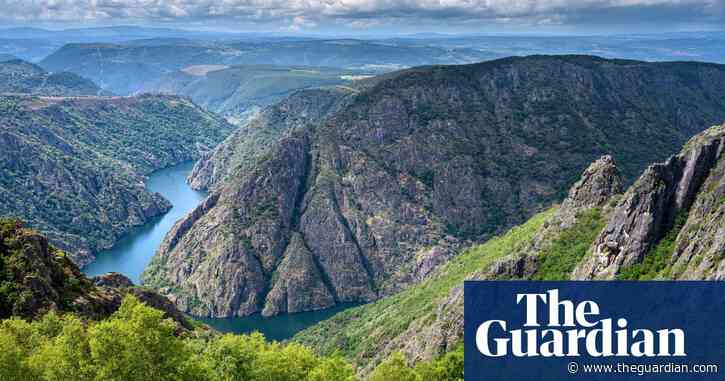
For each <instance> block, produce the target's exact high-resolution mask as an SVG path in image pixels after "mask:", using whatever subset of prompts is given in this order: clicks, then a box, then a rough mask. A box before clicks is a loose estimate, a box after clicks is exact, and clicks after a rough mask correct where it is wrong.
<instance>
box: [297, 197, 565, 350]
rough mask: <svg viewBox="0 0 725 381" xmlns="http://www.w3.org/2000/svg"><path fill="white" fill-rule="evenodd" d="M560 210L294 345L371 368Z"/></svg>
mask: <svg viewBox="0 0 725 381" xmlns="http://www.w3.org/2000/svg"><path fill="white" fill-rule="evenodd" d="M554 211H555V209H554V208H552V209H550V210H548V211H546V212H543V213H540V214H538V215H536V216H534V217H533V218H531V219H530V220H529V221H528V222H526V223H525V224H523V225H521V226H518V227H515V228H513V229H511V230H510V231H509V232H507V233H506V234H504V235H502V236H499V237H496V238H493V239H491V240H489V241H488V242H486V243H484V244H482V245H478V246H474V247H472V248H470V249H468V250H466V251H464V252H463V253H461V254H460V255H458V256H457V257H455V258H453V259H452V260H451V261H450V262H449V263H448V264H446V265H445V266H444V267H443V268H441V269H440V271H438V273H437V275H435V276H433V277H431V278H429V279H427V280H425V281H424V282H422V283H421V284H419V285H416V286H413V287H411V288H409V289H407V290H405V291H403V292H401V293H399V294H396V295H393V296H391V297H387V298H384V299H381V300H379V301H377V302H375V303H371V304H367V305H364V306H360V307H356V308H353V309H349V310H346V311H343V312H341V313H339V314H337V315H335V316H334V317H332V318H331V319H329V320H327V321H325V322H322V323H321V324H317V325H315V326H313V327H311V328H308V329H307V330H305V331H302V332H301V333H299V334H298V335H297V336H295V338H294V340H296V341H299V342H302V343H305V344H307V345H310V346H313V347H315V348H318V349H319V350H320V351H321V352H322V353H334V352H336V351H339V352H341V353H343V354H344V355H346V356H347V357H348V358H351V359H353V358H354V359H356V360H357V361H358V362H359V363H366V362H367V361H369V360H371V359H374V358H375V357H376V355H378V353H379V352H380V350H381V349H382V347H383V346H384V345H385V344H386V343H387V342H389V341H390V340H393V339H394V338H396V337H398V336H399V335H400V334H402V333H404V332H405V331H406V329H407V328H408V327H409V326H410V325H411V324H412V323H413V322H415V321H421V319H423V320H422V321H429V320H430V321H432V319H435V312H436V309H437V307H438V305H439V304H440V302H441V301H442V300H443V299H444V298H446V297H448V295H449V294H450V292H451V290H453V289H454V288H455V287H458V286H462V285H463V281H464V280H465V279H466V278H468V277H469V276H471V275H472V274H474V273H476V272H478V271H481V270H483V269H485V268H486V267H488V266H489V265H491V264H492V263H493V262H494V261H496V260H498V259H501V258H503V257H505V256H507V255H509V254H511V253H514V252H516V251H517V250H520V249H521V248H523V247H525V246H526V245H527V244H528V243H529V242H530V241H531V239H532V238H533V237H534V235H535V234H536V232H537V231H538V230H539V229H540V228H541V227H542V226H543V224H544V221H546V220H547V219H548V218H549V217H550V216H551V215H552V214H553V213H554Z"/></svg>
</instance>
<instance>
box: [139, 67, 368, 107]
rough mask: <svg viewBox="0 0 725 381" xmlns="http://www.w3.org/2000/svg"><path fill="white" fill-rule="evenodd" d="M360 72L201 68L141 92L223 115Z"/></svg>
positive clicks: (342, 81) (346, 80) (165, 77)
mask: <svg viewBox="0 0 725 381" xmlns="http://www.w3.org/2000/svg"><path fill="white" fill-rule="evenodd" d="M364 77H365V76H361V75H359V73H358V72H356V71H350V70H342V69H334V68H324V67H307V66H272V65H244V66H225V65H198V66H189V67H186V68H183V69H182V70H179V71H176V72H173V73H170V74H167V75H163V76H162V77H161V78H159V79H158V80H155V81H153V82H151V83H148V84H146V85H144V86H143V87H142V88H141V89H140V90H139V91H140V92H149V93H164V94H177V95H183V96H188V97H190V98H191V99H192V100H193V101H194V102H195V103H197V104H199V105H201V106H203V107H205V108H207V109H208V110H211V111H214V112H216V113H219V114H222V115H228V116H233V115H239V114H243V113H245V112H247V111H250V110H253V109H257V110H259V109H261V108H264V107H266V106H269V105H271V104H274V103H277V102H279V101H281V100H282V99H284V98H285V97H287V96H288V95H290V94H291V93H292V92H294V91H298V90H301V89H307V88H316V87H323V86H332V85H340V84H346V83H350V82H352V81H353V80H355V79H356V78H364Z"/></svg>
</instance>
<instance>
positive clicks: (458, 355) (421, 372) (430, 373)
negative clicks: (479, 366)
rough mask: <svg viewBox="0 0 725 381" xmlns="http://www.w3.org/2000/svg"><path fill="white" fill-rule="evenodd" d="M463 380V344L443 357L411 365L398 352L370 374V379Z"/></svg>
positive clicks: (407, 380)
mask: <svg viewBox="0 0 725 381" xmlns="http://www.w3.org/2000/svg"><path fill="white" fill-rule="evenodd" d="M389 380H404V381H463V345H459V346H458V347H457V348H456V349H455V350H453V351H450V352H448V353H446V354H445V355H443V356H442V357H440V358H438V359H435V360H432V361H425V362H420V363H418V364H417V365H416V366H415V367H412V368H411V367H409V366H408V365H407V364H406V362H405V357H404V356H403V355H402V354H401V353H400V352H396V353H394V354H392V355H391V356H390V357H389V358H388V359H387V360H385V361H383V362H382V363H381V364H380V365H378V367H377V368H375V371H373V373H372V374H371V375H370V381H389Z"/></svg>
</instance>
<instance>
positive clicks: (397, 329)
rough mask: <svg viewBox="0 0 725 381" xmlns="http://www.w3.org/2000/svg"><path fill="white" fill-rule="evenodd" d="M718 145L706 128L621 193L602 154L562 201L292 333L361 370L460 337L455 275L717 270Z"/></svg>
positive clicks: (721, 194) (720, 210) (603, 275)
mask: <svg viewBox="0 0 725 381" xmlns="http://www.w3.org/2000/svg"><path fill="white" fill-rule="evenodd" d="M724 147H725V126H720V127H713V128H711V129H708V130H706V131H705V132H703V133H701V134H698V135H697V136H695V137H694V138H692V139H691V140H690V141H689V142H688V143H687V144H686V145H685V147H684V148H683V150H682V151H681V152H680V153H679V154H677V155H674V156H672V157H671V158H670V159H668V160H667V161H665V162H662V163H657V164H654V165H651V166H650V167H648V168H647V169H646V170H645V171H644V173H643V174H642V176H641V177H640V178H639V179H638V180H637V181H636V182H635V183H634V184H633V185H632V186H631V187H629V189H628V190H627V191H626V192H625V193H624V194H622V193H621V192H622V187H621V180H620V178H619V173H618V172H619V171H618V169H617V167H616V166H615V165H614V162H613V160H612V159H611V157H608V156H605V157H602V158H601V159H599V160H598V161H596V162H595V163H593V164H592V165H591V166H590V167H589V168H588V169H587V170H586V171H585V172H584V173H583V175H582V177H581V179H580V181H578V182H577V183H576V184H575V185H574V186H573V187H572V189H571V190H570V191H569V194H568V197H567V198H566V199H565V200H564V202H563V203H562V204H561V206H559V207H554V208H553V209H552V210H550V211H548V212H547V213H544V214H541V215H537V216H535V217H534V218H532V219H530V220H529V221H528V222H526V223H525V224H524V225H521V226H519V227H516V228H514V229H512V230H510V231H509V232H507V233H506V234H505V235H502V236H500V237H497V238H495V239H493V240H490V241H489V242H487V243H485V244H483V245H480V246H477V247H474V248H471V249H468V250H466V251H464V252H463V253H462V254H460V255H459V256H457V257H456V258H455V259H453V260H452V261H451V262H450V263H449V264H447V265H445V266H443V267H442V268H441V269H440V270H439V271H437V272H435V273H434V274H433V275H431V277H430V279H428V280H427V281H425V282H423V283H421V284H420V285H416V286H413V287H411V288H410V289H408V290H406V291H404V292H402V293H400V294H397V295H394V296H391V297H388V298H385V299H383V300H380V301H378V302H375V303H371V304H368V305H365V306H362V307H358V308H354V309H351V310H347V311H344V312H342V313H340V314H338V315H336V316H334V317H333V318H331V319H329V320H327V321H325V322H322V323H320V324H318V325H316V326H314V327H312V328H310V329H308V330H306V331H303V332H302V333H300V334H298V335H297V336H296V337H295V340H297V341H300V342H303V343H306V344H309V345H313V346H315V347H316V348H319V349H320V350H321V351H322V352H323V353H332V352H335V351H337V350H339V349H340V348H343V349H342V350H343V352H344V353H345V354H346V355H347V356H348V357H349V358H350V359H352V360H354V361H355V362H357V363H358V365H360V366H361V369H362V371H363V372H368V371H370V370H371V369H372V368H373V367H374V365H375V364H376V363H378V362H380V361H381V360H383V359H385V358H386V357H387V356H388V355H389V354H390V353H392V352H393V351H397V350H402V351H404V353H406V354H407V356H408V359H409V360H411V361H413V362H415V361H419V360H425V359H430V358H435V357H437V356H439V355H440V354H442V353H444V352H447V351H449V350H451V349H452V348H454V347H455V346H456V345H457V344H458V343H460V340H461V339H462V337H463V284H462V281H463V279H489V280H491V279H545V280H565V279H593V278H596V279H615V278H619V279H682V280H723V279H724V278H723V276H724V274H723V269H725V244H724V241H723V237H725V225H724V223H725V218H723V217H724V216H725V201H724V200H725V182H724V179H725V171H724V170H725V148H724ZM655 232H657V233H655ZM635 249H637V250H639V251H635ZM634 253H640V254H641V256H637V255H636V254H634ZM421 311H425V312H421ZM373 322H374V323H373Z"/></svg>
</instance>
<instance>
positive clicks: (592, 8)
mask: <svg viewBox="0 0 725 381" xmlns="http://www.w3.org/2000/svg"><path fill="white" fill-rule="evenodd" d="M0 9H1V10H2V12H0V22H2V23H3V24H5V25H8V26H41V27H50V28H65V27H77V26H82V25H88V26H104V25H119V24H134V25H148V26H167V27H182V28H186V29H206V30H229V31H277V32H286V33H323V34H328V33H332V34H334V33H375V32H380V33H387V32H389V33H416V32H439V33H478V32H480V33H497V32H500V33H507V32H523V33H537V32H542V33H557V32H562V33H571V32H580V33H627V32H650V31H687V30H713V29H725V0H397V1H394V0H221V1H211V0H0Z"/></svg>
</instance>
